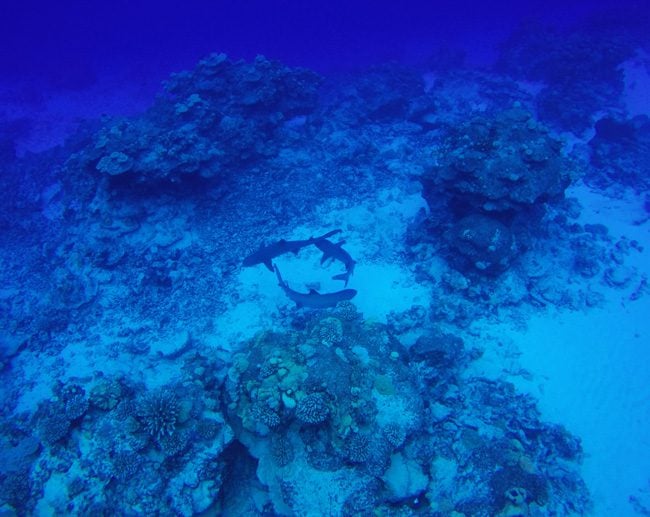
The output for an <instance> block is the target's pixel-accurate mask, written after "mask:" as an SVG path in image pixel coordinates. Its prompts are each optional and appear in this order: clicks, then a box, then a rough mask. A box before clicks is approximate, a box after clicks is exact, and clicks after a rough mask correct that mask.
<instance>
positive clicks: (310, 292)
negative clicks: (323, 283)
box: [309, 289, 318, 294]
mask: <svg viewBox="0 0 650 517" xmlns="http://www.w3.org/2000/svg"><path fill="white" fill-rule="evenodd" d="M309 294H318V291H317V290H316V289H310V290H309Z"/></svg>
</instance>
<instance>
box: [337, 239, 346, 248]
mask: <svg viewBox="0 0 650 517" xmlns="http://www.w3.org/2000/svg"><path fill="white" fill-rule="evenodd" d="M344 244H345V239H343V240H342V241H339V242H337V243H336V245H337V246H338V247H339V248H340V247H341V246H343V245H344Z"/></svg>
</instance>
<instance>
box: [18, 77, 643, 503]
mask: <svg viewBox="0 0 650 517" xmlns="http://www.w3.org/2000/svg"><path fill="white" fill-rule="evenodd" d="M642 79H643V78H642ZM634 93H635V99H636V100H631V101H630V102H634V103H636V104H635V105H636V106H637V109H638V110H639V111H642V109H643V102H641V103H639V102H638V98H639V90H638V89H637V90H636V91H635V92H634ZM122 95H123V93H122ZM96 97H97V96H96V95H95V94H94V100H93V103H96V102H97V100H96ZM84 98H85V97H83V96H81V97H77V98H76V99H72V98H70V99H56V100H53V101H52V102H51V103H49V106H48V107H47V108H46V109H49V110H53V112H55V113H56V111H57V110H62V111H65V112H68V113H69V112H70V110H69V109H68V108H67V107H69V106H76V107H77V108H79V109H78V111H77V112H75V113H77V114H79V116H81V117H82V116H83V115H84V107H83V106H82V107H80V104H82V105H83V104H84V102H83V101H82V102H80V99H82V100H83V99H84ZM640 98H641V99H642V101H643V99H644V98H645V100H647V95H643V94H641V95H640ZM111 102H112V101H110V100H107V101H106V102H105V103H103V104H102V103H100V104H102V106H101V109H107V110H110V109H111V107H112V108H114V110H115V111H116V112H118V113H120V112H124V110H122V109H121V108H120V107H118V106H115V105H114V104H113V105H112V106H111ZM121 102H124V98H122V99H121ZM137 102H139V103H141V101H137ZM126 104H128V103H126ZM87 109H88V111H87V112H86V113H85V115H93V114H95V113H96V111H97V109H96V106H95V105H93V106H91V107H90V108H88V107H87ZM126 111H128V110H126ZM42 119H44V120H45V121H46V120H47V117H42ZM44 124H45V126H47V124H46V123H44ZM65 129H67V127H58V128H56V127H55V128H52V127H44V128H43V135H46V137H45V139H46V140H47V141H48V142H49V141H51V139H52V138H53V139H54V140H56V133H57V131H60V130H65ZM53 135H54V136H53ZM30 138H34V135H32V136H31V137H30ZM41 143H43V142H41ZM24 144H25V146H26V147H30V146H31V147H32V148H33V149H34V150H39V143H38V142H36V141H27V142H24ZM43 145H44V146H45V147H47V143H43ZM567 196H568V197H575V198H576V199H578V201H579V202H580V204H581V206H582V213H581V215H580V222H581V223H592V224H594V223H601V224H604V225H605V226H607V227H608V229H609V232H610V235H611V236H612V238H613V239H614V240H617V239H618V238H620V237H625V238H627V239H629V240H632V239H633V240H636V241H638V243H640V245H641V247H642V248H643V250H644V251H643V252H637V251H633V252H632V253H631V254H630V255H629V257H628V258H627V260H626V264H627V265H628V266H631V267H633V268H636V270H637V273H636V274H637V278H641V277H650V260H648V251H647V250H649V249H650V223H649V222H648V217H647V214H645V213H644V210H643V198H642V197H640V196H637V195H635V194H633V193H632V192H625V193H624V194H623V195H620V193H619V194H618V197H608V196H607V195H604V194H603V193H602V192H598V191H596V190H594V189H591V188H590V187H588V186H586V185H584V184H578V185H573V186H572V187H571V188H570V189H569V191H568V192H567ZM425 207H426V202H425V201H424V200H423V198H422V197H421V196H420V194H419V192H418V191H417V189H415V190H414V189H413V188H412V185H411V184H410V183H408V182H403V183H400V182H396V184H395V186H394V187H392V188H387V189H383V190H381V191H380V192H379V193H378V194H377V196H376V197H375V199H374V200H373V201H372V203H369V204H366V205H350V204H349V202H348V201H347V200H345V199H330V200H327V201H325V202H324V203H323V204H322V205H321V206H318V207H317V208H316V210H315V214H321V216H320V217H317V219H319V220H320V221H321V223H322V224H321V225H320V226H318V227H304V226H299V227H296V228H294V229H293V233H291V234H287V235H282V236H278V237H283V238H286V239H292V238H296V239H302V238H306V237H307V236H310V235H316V234H318V233H323V232H324V231H327V230H329V229H332V228H341V229H342V230H343V232H342V235H343V236H344V238H345V240H346V249H347V250H348V251H349V252H350V254H351V255H352V256H353V257H354V258H355V259H356V261H357V267H356V270H355V272H354V275H353V276H352V279H351V282H350V287H353V288H357V289H358V290H359V293H358V295H357V296H356V298H355V299H354V304H355V305H356V306H357V308H358V310H359V311H360V312H361V313H363V315H364V317H365V318H366V319H367V320H376V321H379V322H385V321H386V318H387V316H388V313H389V312H390V311H396V312H400V311H405V310H408V309H409V308H410V307H411V306H413V305H417V304H421V305H427V304H428V303H429V301H430V298H431V292H430V290H429V289H428V288H427V287H426V286H424V285H422V284H420V283H418V281H417V280H416V279H415V276H414V272H413V271H412V270H411V269H410V267H409V264H408V263H406V262H404V261H403V259H402V256H401V251H402V249H401V242H402V241H403V240H404V239H405V235H406V232H407V228H408V225H409V224H410V223H411V222H413V220H414V219H415V218H416V216H417V214H418V212H419V211H420V210H423V209H425ZM180 226H182V224H181V225H180ZM187 238H189V239H192V238H193V237H192V236H191V235H190V236H187ZM319 259H320V253H319V252H318V251H317V250H313V249H309V250H305V251H303V252H301V254H300V255H299V256H298V257H293V256H282V257H280V258H279V259H278V260H277V262H276V263H277V264H278V266H279V268H280V270H281V271H282V272H283V274H284V277H285V280H287V281H288V282H289V284H290V285H291V286H292V287H294V288H295V289H297V290H303V291H304V289H305V286H317V287H319V288H320V289H322V290H323V291H328V290H335V289H338V288H340V286H341V284H340V282H338V281H334V280H331V278H330V277H331V276H332V275H333V274H335V273H337V272H339V267H338V265H336V264H333V265H326V267H325V268H323V267H321V265H320V264H319ZM440 267H441V271H442V269H443V266H442V265H441V266H440ZM432 268H433V270H432V271H431V274H432V276H433V277H435V276H436V274H437V271H436V265H435V262H434V263H433V265H432ZM636 285H637V284H633V285H632V284H631V285H629V286H628V287H627V288H626V289H620V288H613V287H610V286H608V285H607V284H605V283H604V282H602V281H601V280H599V279H598V278H595V279H594V280H593V284H592V285H591V286H590V288H591V289H593V290H595V291H597V292H599V293H601V294H602V295H603V296H604V303H602V304H601V305H600V306H598V307H590V308H588V309H583V310H573V309H570V308H567V307H562V308H556V307H553V306H549V307H547V308H544V309H540V308H531V307H529V306H522V307H518V308H516V309H514V310H513V311H514V312H513V313H509V314H508V316H507V317H504V318H502V319H500V318H496V319H495V318H494V317H490V318H487V319H485V320H480V319H479V320H476V321H474V322H473V323H472V324H471V325H470V326H469V327H468V328H467V329H465V332H466V339H469V340H471V341H472V344H473V345H475V346H479V347H480V348H483V349H484V351H485V353H484V356H483V357H482V358H481V359H479V360H478V361H476V362H474V363H473V364H472V366H471V367H470V372H468V374H476V375H481V376H485V377H488V378H499V379H507V380H509V381H511V382H513V383H514V384H515V385H516V387H517V388H518V389H519V390H521V391H523V392H527V393H530V394H532V395H533V396H534V397H535V398H536V399H537V400H538V402H539V407H540V409H541V412H542V418H543V419H544V420H548V421H553V422H557V423H561V424H563V425H564V426H566V428H567V430H568V431H569V432H571V433H573V434H575V435H577V436H578V437H580V439H581V440H582V442H583V447H584V451H585V459H584V464H583V467H582V473H583V476H584V479H585V481H586V482H587V485H588V487H589V489H590V491H591V495H592V497H593V500H594V515H602V516H605V515H611V516H624V515H632V514H633V513H632V512H631V505H630V501H629V498H630V496H634V497H638V498H639V500H641V501H643V502H644V504H645V505H650V479H649V476H650V433H649V432H648V430H650V388H649V386H650V382H649V380H650V374H649V367H648V365H650V296H648V295H645V296H640V297H639V298H638V299H635V300H631V299H630V295H631V291H632V290H633V289H634V288H635V287H636ZM219 297H220V299H221V300H222V301H224V302H225V304H226V307H227V308H226V310H221V311H220V312H219V313H218V314H216V315H215V316H214V321H213V323H214V336H212V337H211V336H210V335H203V336H202V337H201V341H202V342H204V343H212V344H213V345H214V347H215V351H216V350H218V349H219V347H221V346H222V343H227V342H242V341H245V340H247V339H250V338H252V337H253V336H254V334H255V333H256V332H257V331H258V330H259V329H260V328H272V327H273V326H274V325H277V322H278V313H282V314H286V313H287V311H291V310H292V307H293V305H292V304H291V303H290V302H289V301H288V300H287V298H286V297H285V296H284V294H283V293H282V291H281V290H280V289H279V287H278V285H277V281H276V279H275V276H274V275H273V274H271V273H270V272H269V271H267V270H266V268H264V266H262V265H260V266H257V267H254V268H243V269H241V270H240V271H238V272H237V273H236V275H235V276H234V277H233V279H232V282H231V285H230V291H229V292H222V293H219ZM189 330H190V332H191V331H192V329H189ZM402 339H403V341H404V342H405V344H407V345H408V344H410V343H409V339H410V337H409V336H408V335H404V336H402ZM154 348H155V345H154ZM154 351H155V350H154ZM47 360H50V361H52V362H57V361H58V362H60V361H63V362H64V363H65V365H66V370H68V371H70V372H74V376H75V377H81V378H83V377H84V376H85V375H91V374H92V372H93V371H94V370H96V369H97V367H98V365H99V364H101V368H102V369H103V370H104V372H105V373H110V372H111V369H113V371H118V370H122V371H126V372H127V373H129V374H133V375H135V376H137V377H139V378H141V379H143V380H145V382H146V383H148V384H149V387H153V385H152V383H155V384H160V385H163V384H165V383H166V382H167V381H168V380H170V379H173V378H174V376H175V375H176V374H177V373H178V372H176V371H175V369H174V368H173V367H171V366H166V367H161V368H160V369H157V370H156V371H155V372H143V371H137V369H138V368H141V365H140V364H138V362H136V363H135V364H133V365H132V364H128V363H125V362H124V360H123V358H121V357H119V356H118V357H112V358H110V359H109V358H107V357H104V356H103V354H102V353H101V352H100V353H99V354H98V355H97V356H94V355H93V353H92V351H89V350H84V349H81V350H76V349H75V348H74V347H68V348H66V349H65V350H64V351H63V352H62V354H61V357H60V358H52V357H50V358H47ZM14 362H15V369H16V370H17V371H21V374H22V375H23V376H25V378H26V380H27V383H28V384H29V385H30V387H31V389H30V390H29V391H28V392H25V393H24V394H23V395H22V397H21V399H20V402H19V404H18V410H22V411H25V410H30V411H34V410H35V405H36V404H37V403H38V402H39V401H40V400H42V399H43V398H44V397H47V396H48V394H49V390H50V386H51V385H52V383H53V379H51V378H49V377H48V373H47V372H48V370H49V368H48V365H47V364H43V363H38V364H36V363H34V362H32V358H31V357H30V356H29V354H27V353H24V354H21V355H19V356H18V357H16V358H15V359H14ZM131 368H134V370H132V371H130V372H129V369H131ZM165 368H168V369H165ZM56 494H57V487H56V477H53V478H51V479H50V482H49V484H48V485H47V486H46V489H45V497H44V498H43V500H42V501H41V503H39V509H40V510H41V511H42V512H43V513H47V512H48V511H49V508H51V506H50V504H49V502H48V498H49V497H51V498H53V499H56V498H57V497H58V496H57V495H56Z"/></svg>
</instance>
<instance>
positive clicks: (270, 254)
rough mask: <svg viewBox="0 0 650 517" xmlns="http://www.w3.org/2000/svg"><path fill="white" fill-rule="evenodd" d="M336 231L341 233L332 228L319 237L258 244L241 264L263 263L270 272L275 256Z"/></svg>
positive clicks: (324, 237) (310, 243) (296, 249)
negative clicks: (258, 246) (263, 244)
mask: <svg viewBox="0 0 650 517" xmlns="http://www.w3.org/2000/svg"><path fill="white" fill-rule="evenodd" d="M337 233H341V230H332V231H331V232H327V233H326V234H325V235H321V236H320V237H310V238H309V239H304V240H297V241H286V240H284V239H280V240H279V241H277V242H274V243H273V244H269V245H268V246H260V248H259V249H258V250H257V251H255V252H253V253H251V254H250V255H248V257H246V258H245V259H244V262H243V265H244V266H245V267H250V266H255V265H257V264H264V265H265V266H266V267H267V269H268V270H269V271H271V273H272V272H273V259H274V258H275V257H279V256H280V255H284V254H285V253H298V252H299V251H300V250H301V249H302V248H305V247H306V246H310V245H312V244H316V245H318V243H319V242H320V241H321V240H323V239H327V237H331V236H332V235H336V234H337ZM330 244H331V243H330ZM319 249H320V247H319ZM321 251H322V249H321ZM346 284H347V282H346Z"/></svg>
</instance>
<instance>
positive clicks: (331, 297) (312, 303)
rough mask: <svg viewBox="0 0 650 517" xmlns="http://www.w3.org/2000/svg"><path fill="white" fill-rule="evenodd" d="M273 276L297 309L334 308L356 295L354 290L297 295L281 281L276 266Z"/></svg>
mask: <svg viewBox="0 0 650 517" xmlns="http://www.w3.org/2000/svg"><path fill="white" fill-rule="evenodd" d="M273 267H274V269H275V274H276V276H277V277H278V282H279V284H280V287H281V288H282V290H283V291H284V293H285V294H286V295H287V296H288V297H289V299H291V300H293V301H294V302H296V306H297V307H309V308H310V309H325V308H327V307H335V306H336V304H337V303H339V302H342V301H345V300H351V299H352V298H354V297H355V296H356V294H357V291H356V290H354V289H343V290H342V291H336V292H333V293H323V294H321V293H319V292H318V291H316V290H314V289H310V290H309V292H308V293H299V292H298V291H294V290H293V289H291V288H290V287H289V284H288V283H287V282H286V281H284V280H283V279H282V275H281V274H280V270H279V269H278V266H276V265H275V264H274V265H273Z"/></svg>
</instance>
